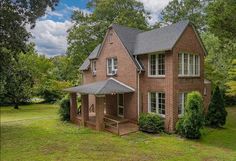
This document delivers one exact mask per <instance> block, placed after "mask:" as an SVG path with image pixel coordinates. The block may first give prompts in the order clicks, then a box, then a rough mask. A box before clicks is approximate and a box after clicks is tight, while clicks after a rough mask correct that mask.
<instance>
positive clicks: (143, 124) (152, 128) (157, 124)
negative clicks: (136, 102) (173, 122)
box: [139, 113, 164, 133]
mask: <svg viewBox="0 0 236 161" xmlns="http://www.w3.org/2000/svg"><path fill="white" fill-rule="evenodd" d="M139 129H140V130H141V131H144V132H149V133H158V132H162V131H163V130H164V120H163V119H162V118H161V117H160V116H158V115H156V114H153V113H142V114H141V115H140V117H139Z"/></svg>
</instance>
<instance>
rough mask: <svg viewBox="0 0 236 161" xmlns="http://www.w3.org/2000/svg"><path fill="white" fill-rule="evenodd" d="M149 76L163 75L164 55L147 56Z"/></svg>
mask: <svg viewBox="0 0 236 161" xmlns="http://www.w3.org/2000/svg"><path fill="white" fill-rule="evenodd" d="M148 74H149V76H164V75H165V55H164V54H163V53H161V54H151V55H149V71H148Z"/></svg>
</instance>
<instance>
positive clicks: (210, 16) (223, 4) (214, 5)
mask: <svg viewBox="0 0 236 161" xmlns="http://www.w3.org/2000/svg"><path fill="white" fill-rule="evenodd" d="M206 11H207V12H206V13H207V25H208V28H209V31H210V32H211V33H213V34H214V35H216V36H217V37H219V38H220V39H223V38H226V39H228V40H230V41H234V42H236V1H235V0H216V1H213V2H211V3H210V4H209V5H208V7H207V10H206Z"/></svg>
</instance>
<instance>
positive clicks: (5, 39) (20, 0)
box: [0, 0, 58, 94]
mask: <svg viewBox="0 0 236 161" xmlns="http://www.w3.org/2000/svg"><path fill="white" fill-rule="evenodd" d="M57 3H58V0H40V1H38V0H30V1H29V0H1V1H0V37H1V41H0V57H1V59H0V78H1V79H0V94H3V93H4V86H5V85H6V79H7V78H6V77H7V76H6V74H7V73H10V72H12V71H10V70H11V68H10V67H9V66H8V65H9V64H11V62H12V61H18V56H19V54H20V53H21V52H23V53H25V52H26V51H27V41H28V39H29V37H30V33H29V32H28V31H27V30H26V26H27V25H29V26H31V28H33V27H34V26H35V22H36V19H37V18H38V17H40V16H43V15H44V14H45V12H46V9H47V8H51V9H54V6H55V5H57Z"/></svg>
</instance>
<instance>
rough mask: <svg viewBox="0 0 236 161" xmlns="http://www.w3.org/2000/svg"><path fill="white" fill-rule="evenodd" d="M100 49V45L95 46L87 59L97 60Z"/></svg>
mask: <svg viewBox="0 0 236 161" xmlns="http://www.w3.org/2000/svg"><path fill="white" fill-rule="evenodd" d="M100 47H101V44H99V45H98V46H96V48H95V49H94V50H93V51H92V52H91V54H90V55H89V57H88V58H89V59H95V58H97V56H98V52H99V49H100Z"/></svg>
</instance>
